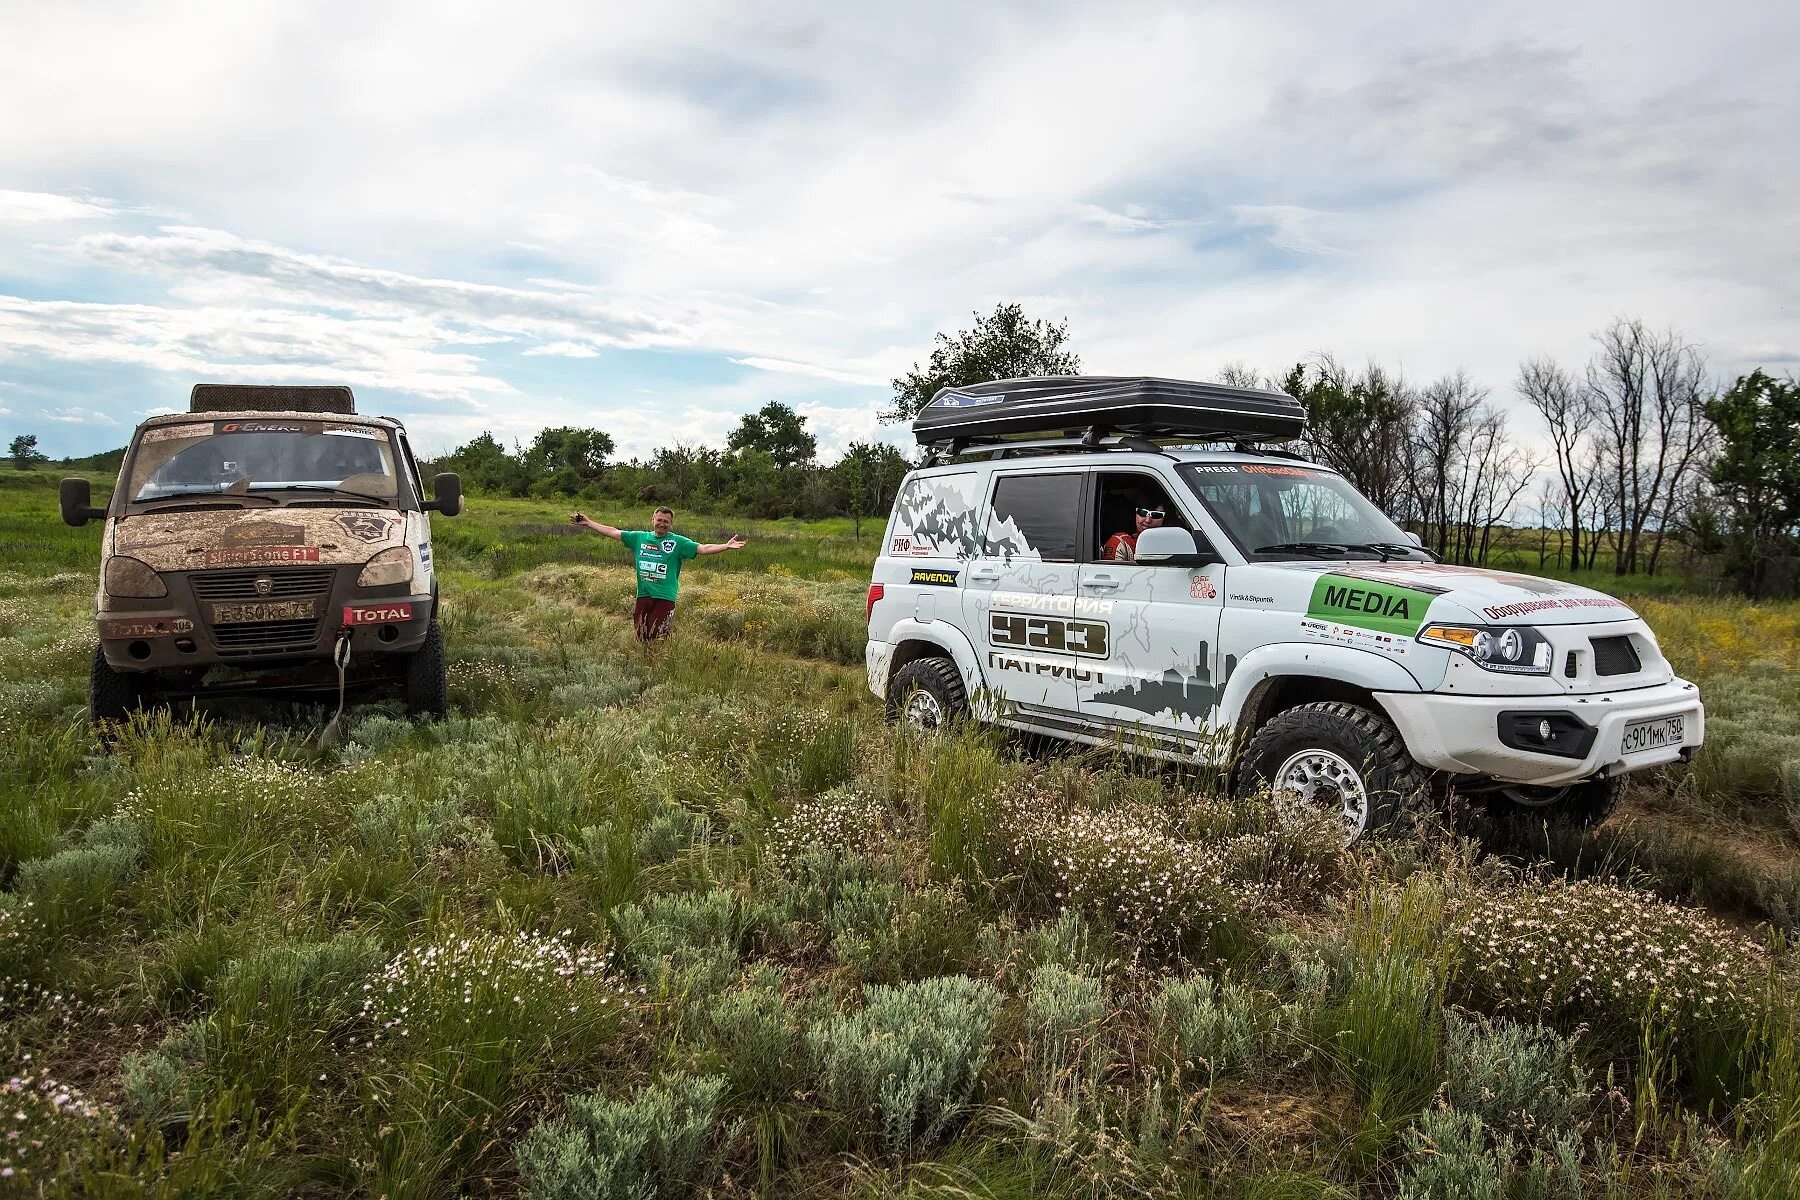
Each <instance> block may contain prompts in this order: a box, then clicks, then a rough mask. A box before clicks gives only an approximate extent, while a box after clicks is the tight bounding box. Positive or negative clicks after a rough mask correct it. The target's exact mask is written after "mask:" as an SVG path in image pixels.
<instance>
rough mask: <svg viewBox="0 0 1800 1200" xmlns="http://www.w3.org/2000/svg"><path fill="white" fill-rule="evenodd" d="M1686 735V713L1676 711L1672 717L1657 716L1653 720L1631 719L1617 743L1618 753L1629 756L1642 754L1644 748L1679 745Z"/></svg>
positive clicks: (1652, 748)
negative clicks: (1622, 736) (1623, 735)
mask: <svg viewBox="0 0 1800 1200" xmlns="http://www.w3.org/2000/svg"><path fill="white" fill-rule="evenodd" d="M1686 735H1687V714H1685V713H1678V714H1677V715H1675V716H1673V717H1658V718H1656V719H1655V720H1654V721H1633V722H1632V723H1631V724H1629V725H1627V726H1626V727H1625V737H1624V738H1623V739H1622V740H1621V742H1620V744H1619V753H1620V754H1621V755H1623V756H1624V757H1627V758H1629V757H1630V756H1631V755H1633V754H1642V753H1643V752H1644V751H1646V750H1664V749H1667V748H1668V747H1670V746H1679V745H1681V739H1682V738H1683V737H1685V736H1686Z"/></svg>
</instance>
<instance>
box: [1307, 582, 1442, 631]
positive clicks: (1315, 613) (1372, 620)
mask: <svg viewBox="0 0 1800 1200" xmlns="http://www.w3.org/2000/svg"><path fill="white" fill-rule="evenodd" d="M1431 601H1432V595H1431V593H1430V592H1421V591H1419V590H1417V589H1415V588H1406V587H1396V586H1394V585H1393V584H1391V583H1376V582H1374V581H1372V580H1366V579H1352V578H1350V577H1349V576H1346V575H1321V576H1319V578H1318V580H1317V581H1316V582H1315V583H1314V584H1313V592H1312V602H1311V603H1309V604H1308V605H1307V606H1306V615H1307V616H1309V617H1318V618H1322V619H1324V620H1327V621H1338V622H1341V623H1343V624H1345V625H1354V626H1357V627H1358V628H1361V629H1373V630H1375V631H1376V632H1378V633H1393V634H1401V635H1404V636H1406V637H1411V636H1412V635H1413V634H1415V633H1417V632H1419V626H1420V625H1422V624H1423V623H1424V621H1425V610H1426V608H1427V607H1429V606H1430V604H1431Z"/></svg>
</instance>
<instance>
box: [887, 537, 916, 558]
mask: <svg viewBox="0 0 1800 1200" xmlns="http://www.w3.org/2000/svg"><path fill="white" fill-rule="evenodd" d="M912 544H913V543H912V539H911V538H909V537H897V538H895V539H894V540H893V542H892V543H891V544H890V545H889V546H888V553H890V554H911V553H912Z"/></svg>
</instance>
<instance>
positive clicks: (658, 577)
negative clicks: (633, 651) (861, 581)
mask: <svg viewBox="0 0 1800 1200" xmlns="http://www.w3.org/2000/svg"><path fill="white" fill-rule="evenodd" d="M569 520H570V521H571V522H572V523H574V524H576V525H579V526H581V527H582V528H583V529H591V530H593V531H594V532H595V533H598V534H602V535H604V536H606V537H609V538H613V539H615V540H617V541H621V542H624V543H625V548H626V549H627V550H629V551H631V557H632V561H633V562H634V563H635V564H636V565H637V607H636V608H634V609H633V610H632V614H631V624H632V626H633V627H634V628H635V629H636V630H637V635H638V640H639V641H640V642H651V641H655V640H656V639H657V638H663V637H667V636H669V627H670V625H671V624H672V623H673V622H674V620H675V593H676V591H677V589H679V588H680V586H681V564H682V563H684V562H686V561H687V560H688V559H690V558H694V557H697V556H698V555H701V554H722V553H724V552H725V551H727V550H736V549H737V548H738V547H740V546H742V545H743V544H744V539H743V538H741V537H738V536H737V535H736V534H733V535H732V537H731V540H730V541H728V542H709V543H705V544H702V543H700V542H696V541H694V540H693V539H692V538H684V537H682V536H681V535H680V534H679V533H676V532H675V512H674V510H673V509H671V508H668V507H666V506H665V507H662V508H658V509H657V510H656V512H655V514H654V515H653V516H652V517H651V518H650V528H649V529H647V530H646V529H614V528H613V527H612V526H611V525H602V524H600V523H599V522H598V521H591V520H589V519H588V518H587V517H584V516H583V515H581V514H580V513H570V514H569Z"/></svg>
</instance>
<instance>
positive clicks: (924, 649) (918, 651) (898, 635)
mask: <svg viewBox="0 0 1800 1200" xmlns="http://www.w3.org/2000/svg"><path fill="white" fill-rule="evenodd" d="M887 640H888V642H889V643H890V644H891V645H893V647H894V653H893V654H892V655H891V656H890V657H889V659H888V663H887V675H886V678H884V679H883V680H882V681H881V694H882V695H883V696H885V695H886V694H887V689H888V685H889V684H890V683H891V682H892V681H893V678H894V674H895V672H897V671H899V670H900V668H901V667H904V666H905V665H906V664H907V663H909V662H913V661H915V660H917V659H921V658H931V657H934V656H935V657H939V658H948V659H949V660H950V661H951V662H953V663H955V664H956V669H957V672H958V673H959V674H961V675H962V680H963V689H964V690H965V691H966V692H967V693H968V695H969V707H970V709H971V711H972V712H974V713H975V715H976V716H978V717H981V718H983V719H985V718H986V715H987V714H986V712H985V705H984V703H983V701H982V699H981V697H982V696H983V695H984V693H985V686H984V683H983V680H982V675H981V660H980V659H979V658H978V657H977V656H976V653H975V647H974V645H973V644H972V643H970V641H969V639H968V637H967V636H965V635H964V634H963V632H962V631H961V630H960V629H958V628H956V627H955V626H954V625H950V624H948V623H946V622H943V621H929V622H927V621H914V620H905V621H897V622H895V624H894V627H893V628H892V629H891V630H890V631H889V632H888V639H887Z"/></svg>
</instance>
